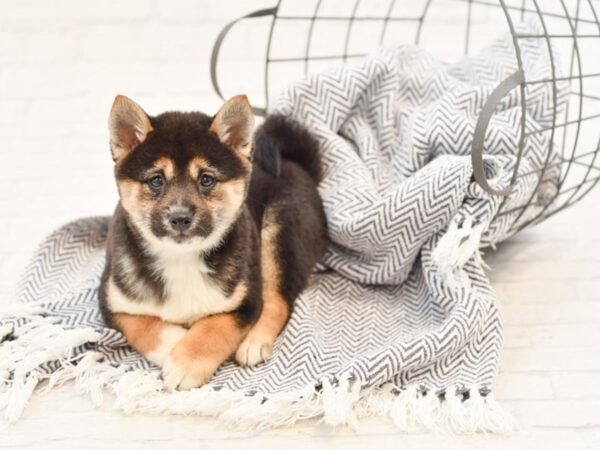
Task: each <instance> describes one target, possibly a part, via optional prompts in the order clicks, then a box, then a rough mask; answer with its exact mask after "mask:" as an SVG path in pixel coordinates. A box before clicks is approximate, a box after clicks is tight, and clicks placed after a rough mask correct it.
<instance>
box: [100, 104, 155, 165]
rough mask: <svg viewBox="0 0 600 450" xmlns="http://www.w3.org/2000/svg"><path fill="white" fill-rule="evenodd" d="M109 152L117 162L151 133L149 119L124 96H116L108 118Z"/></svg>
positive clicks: (136, 105) (137, 106)
mask: <svg viewBox="0 0 600 450" xmlns="http://www.w3.org/2000/svg"><path fill="white" fill-rule="evenodd" d="M108 130H109V132H110V150H111V152H112V157H113V160H115V161H117V160H118V159H119V158H121V157H122V156H123V155H125V154H127V153H128V152H130V151H131V150H133V149H134V148H135V147H137V146H138V145H140V144H141V143H142V142H144V140H145V139H146V136H148V133H150V132H151V131H152V125H151V124H150V119H149V118H148V115H147V114H146V113H145V112H144V110H143V109H142V108H141V107H140V106H139V105H138V104H137V103H136V102H134V101H133V100H131V99H129V98H127V97H125V96H124V95H117V96H116V97H115V101H114V102H113V105H112V108H111V110H110V116H109V118H108Z"/></svg>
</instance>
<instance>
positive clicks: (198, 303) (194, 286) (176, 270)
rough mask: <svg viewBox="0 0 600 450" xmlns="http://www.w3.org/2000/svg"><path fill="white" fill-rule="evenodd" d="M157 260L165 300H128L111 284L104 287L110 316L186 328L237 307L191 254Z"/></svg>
mask: <svg viewBox="0 0 600 450" xmlns="http://www.w3.org/2000/svg"><path fill="white" fill-rule="evenodd" d="M170 256H171V257H170V258H161V259H159V260H158V263H157V265H158V267H156V270H159V271H160V273H161V274H162V277H163V280H164V283H165V294H166V295H165V297H166V298H165V299H164V300H163V301H159V300H158V299H156V298H152V297H151V296H150V294H148V295H149V297H148V298H146V299H144V300H143V301H138V300H130V299H129V298H128V297H127V296H126V295H125V294H124V293H123V292H122V291H121V290H120V289H119V288H118V287H117V285H116V284H115V283H114V282H113V281H112V279H111V280H110V281H109V284H108V295H107V298H108V302H109V306H110V309H111V311H112V312H114V313H126V314H146V315H152V316H157V317H160V318H161V319H163V320H165V321H167V322H171V323H176V324H182V325H190V324H192V323H194V322H196V321H197V320H199V319H201V318H202V317H205V316H208V315H211V314H217V313H221V312H226V311H232V310H234V309H235V308H236V307H237V306H238V302H239V300H238V299H230V298H228V297H226V296H225V294H224V293H223V291H222V290H221V289H220V288H219V287H218V286H216V285H215V284H214V283H213V282H212V280H211V278H210V276H209V270H208V268H207V267H206V265H205V264H204V262H203V261H202V259H201V258H200V256H198V255H197V254H195V253H178V254H177V253H176V254H172V255H170Z"/></svg>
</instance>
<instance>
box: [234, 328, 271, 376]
mask: <svg viewBox="0 0 600 450" xmlns="http://www.w3.org/2000/svg"><path fill="white" fill-rule="evenodd" d="M272 353H273V343H272V342H270V341H267V340H266V339H264V338H262V339H261V337H255V336H253V335H252V332H251V333H250V335H248V336H247V337H246V339H244V341H243V342H242V343H241V344H240V346H239V347H238V349H237V351H236V353H235V360H236V361H237V362H238V363H239V364H241V365H242V366H248V367H254V366H256V365H257V364H259V363H261V362H263V361H266V360H267V359H269V358H270V357H271V355H272Z"/></svg>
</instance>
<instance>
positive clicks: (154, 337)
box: [113, 313, 186, 366]
mask: <svg viewBox="0 0 600 450" xmlns="http://www.w3.org/2000/svg"><path fill="white" fill-rule="evenodd" d="M113 320H114V322H115V324H116V325H117V327H118V328H119V329H120V330H121V332H122V333H123V334H124V335H125V337H126V338H127V342H128V343H129V345H131V346H132V347H133V348H134V349H136V350H137V351H138V352H140V353H141V354H142V355H144V356H145V357H146V358H147V359H148V360H150V361H151V362H153V363H155V364H157V365H159V366H162V365H163V364H164V363H165V361H166V359H167V357H168V356H169V354H170V353H171V350H172V349H173V347H175V345H176V344H177V342H179V340H180V339H181V338H183V336H184V335H185V333H186V329H185V328H183V327H180V326H178V325H174V324H172V323H168V322H164V321H163V320H161V319H160V318H158V317H155V316H145V315H133V314H122V313H118V314H114V315H113Z"/></svg>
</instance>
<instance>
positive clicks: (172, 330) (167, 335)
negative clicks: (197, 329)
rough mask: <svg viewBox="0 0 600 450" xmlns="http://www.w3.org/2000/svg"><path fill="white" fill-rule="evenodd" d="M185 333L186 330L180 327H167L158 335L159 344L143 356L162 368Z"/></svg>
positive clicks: (170, 325)
mask: <svg viewBox="0 0 600 450" xmlns="http://www.w3.org/2000/svg"><path fill="white" fill-rule="evenodd" d="M185 333H187V329H186V328H183V327H180V326H179V325H172V324H169V325H167V326H166V327H165V328H163V330H162V331H161V333H160V344H159V345H158V347H157V348H155V349H154V350H153V351H151V352H149V353H147V354H146V355H145V356H146V358H147V359H148V360H150V361H152V362H153V363H154V364H156V365H158V366H161V367H162V366H163V365H164V364H165V362H166V361H167V358H168V357H169V355H170V354H171V350H173V347H175V345H177V343H178V342H179V341H180V340H181V339H182V338H183V336H184V335H185Z"/></svg>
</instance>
